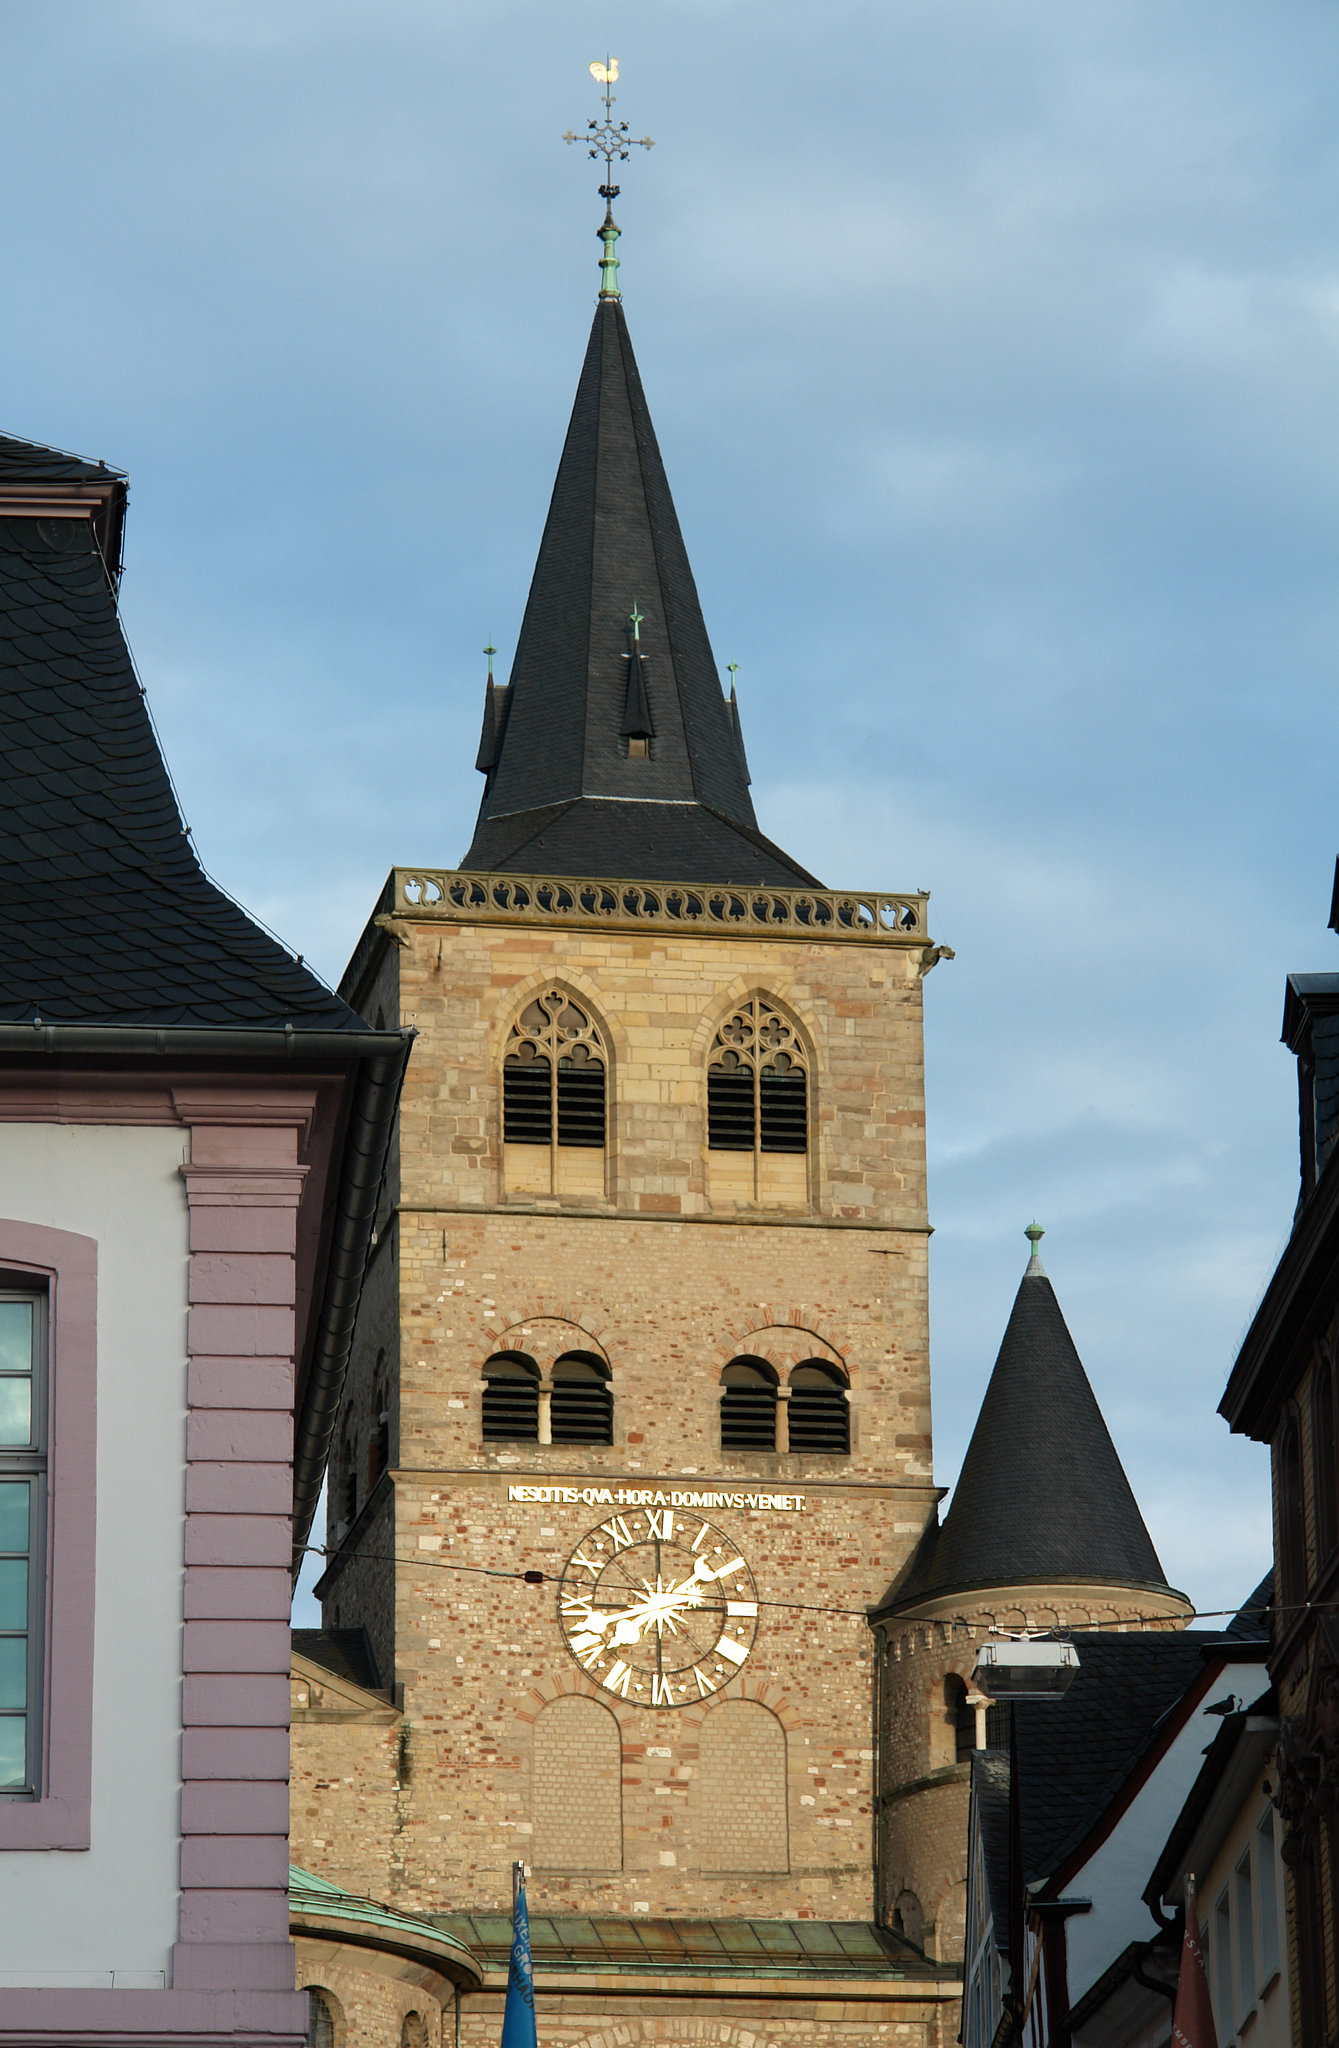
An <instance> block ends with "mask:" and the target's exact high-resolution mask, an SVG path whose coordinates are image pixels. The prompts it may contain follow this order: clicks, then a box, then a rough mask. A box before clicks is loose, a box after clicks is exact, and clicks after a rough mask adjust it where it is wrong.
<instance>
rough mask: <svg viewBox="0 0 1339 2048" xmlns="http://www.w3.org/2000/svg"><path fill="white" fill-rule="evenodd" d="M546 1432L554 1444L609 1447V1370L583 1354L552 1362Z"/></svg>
mask: <svg viewBox="0 0 1339 2048" xmlns="http://www.w3.org/2000/svg"><path fill="white" fill-rule="evenodd" d="M552 1380H553V1393H552V1396H551V1398H550V1407H549V1429H550V1433H551V1437H552V1441H553V1442H554V1443H555V1444H611V1443H612V1442H613V1441H614V1394H613V1389H612V1387H611V1386H610V1384H609V1372H608V1368H607V1367H606V1366H604V1365H602V1364H601V1363H600V1361H599V1360H598V1359H595V1358H591V1357H589V1356H588V1355H587V1354H586V1353H585V1352H582V1351H569V1352H567V1353H565V1355H564V1356H563V1357H562V1358H556V1359H555V1360H554V1362H553V1374H552Z"/></svg>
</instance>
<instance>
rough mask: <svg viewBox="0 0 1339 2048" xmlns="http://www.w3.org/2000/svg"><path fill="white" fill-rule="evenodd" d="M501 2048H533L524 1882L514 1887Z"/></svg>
mask: <svg viewBox="0 0 1339 2048" xmlns="http://www.w3.org/2000/svg"><path fill="white" fill-rule="evenodd" d="M502 2048H537V2036H536V2033H535V1973H534V1967H533V1965H532V1964H531V1961H530V1915H529V1914H528V1913H527V1912H526V1910H525V1879H524V1878H522V1879H521V1880H520V1882H519V1884H518V1885H517V1887H516V1910H515V1912H514V1913H513V1914H512V1923H511V1968H510V1969H509V1970H508V1972H507V2005H506V2010H505V2012H504V2013H503V2015H502Z"/></svg>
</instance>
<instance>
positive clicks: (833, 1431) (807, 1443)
mask: <svg viewBox="0 0 1339 2048" xmlns="http://www.w3.org/2000/svg"><path fill="white" fill-rule="evenodd" d="M789 1409H790V1414H789V1421H790V1448H791V1449H792V1451H811V1452H818V1453H820V1454H821V1455H823V1456H826V1457H830V1458H846V1457H849V1456H850V1452H851V1407H850V1403H849V1401H848V1400H847V1398H846V1381H845V1380H844V1379H843V1377H842V1374H841V1369H840V1367H838V1366H835V1365H825V1364H824V1362H823V1361H822V1359H818V1358H809V1359H806V1360H805V1362H804V1364H803V1365H797V1366H796V1368H795V1370H794V1372H793V1373H792V1374H791V1376H790V1403H789Z"/></svg>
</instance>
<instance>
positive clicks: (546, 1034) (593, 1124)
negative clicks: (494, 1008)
mask: <svg viewBox="0 0 1339 2048" xmlns="http://www.w3.org/2000/svg"><path fill="white" fill-rule="evenodd" d="M608 1066H609V1060H608V1054H607V1052H606V1050H605V1045H604V1040H603V1038H602V1037H601V1035H600V1031H599V1028H598V1026H597V1025H596V1024H595V1023H594V1022H593V1021H592V1019H591V1018H590V1017H589V1016H588V1015H587V1013H586V1012H585V1010H583V1009H581V1008H580V1007H579V1005H578V1004H576V1003H574V1002H573V1001H572V1000H571V998H570V996H568V995H567V994H565V992H564V991H563V990H562V989H549V990H547V991H546V992H545V993H544V994H543V995H542V996H537V997H536V998H535V1000H534V1002H532V1003H527V1005H526V1007H525V1009H524V1010H522V1012H521V1014H520V1016H519V1017H518V1018H517V1019H516V1022H515V1023H514V1024H513V1026H512V1028H511V1032H510V1034H509V1036H508V1039H507V1044H506V1049H505V1051H504V1053H503V1057H502V1137H503V1143H504V1146H505V1148H506V1180H507V1186H508V1188H509V1189H510V1190H511V1191H512V1192H513V1193H517V1194H574V1195H583V1194H584V1195H592V1194H593V1195H602V1194H603V1193H604V1156H603V1155H604V1141H605V1101H606V1088H607V1079H608Z"/></svg>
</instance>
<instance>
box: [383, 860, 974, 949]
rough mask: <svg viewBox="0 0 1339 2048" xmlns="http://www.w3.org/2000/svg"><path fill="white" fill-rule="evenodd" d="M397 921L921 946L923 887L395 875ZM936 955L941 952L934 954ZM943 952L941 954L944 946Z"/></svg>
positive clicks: (924, 937) (403, 871)
mask: <svg viewBox="0 0 1339 2048" xmlns="http://www.w3.org/2000/svg"><path fill="white" fill-rule="evenodd" d="M394 881H395V913H394V914H395V915H396V916H400V917H404V916H409V917H415V918H423V917H429V918H443V919H448V920H450V921H451V922H453V923H458V924H525V925H533V924H536V923H543V924H553V925H562V926H567V927H569V928H576V929H580V928H581V927H583V926H587V927H592V928H598V929H600V930H602V931H607V930H609V929H610V928H611V927H614V928H618V929H623V930H637V931H644V930H647V929H648V928H650V929H659V930H661V931H680V932H694V933H699V934H703V933H711V932H719V933H736V934H743V935H745V936H747V935H748V934H750V933H757V934H759V935H760V936H761V935H762V934H764V933H765V934H767V935H768V936H769V937H776V936H777V935H779V934H793V935H794V936H795V937H797V938H806V939H834V940H840V941H841V942H842V943H843V944H847V943H850V942H851V941H852V940H855V941H866V942H870V943H873V944H876V945H893V946H918V947H925V946H927V945H928V942H929V934H928V926H927V916H926V912H927V906H928V903H929V897H928V895H927V894H925V893H923V892H921V891H915V892H911V893H907V894H898V895H893V894H889V893H886V892H884V891H882V890H872V889H871V890H858V889H857V890H841V889H774V888H764V887H748V888H743V887H737V886H735V885H733V884H730V883H723V884H720V885H719V886H717V885H697V884H694V885H688V884H685V883H681V882H665V883H662V882H637V881H626V882H625V881H608V880H597V879H585V878H582V877H580V876H568V875H499V874H488V873H483V874H471V873H468V872H465V871H461V870H457V871H451V870H445V871H444V870H440V869H436V868H397V869H396V870H395V877H394ZM935 952H936V956H937V957H939V955H940V949H938V948H936V949H935ZM943 952H944V954H945V955H946V954H947V949H946V948H945V949H943Z"/></svg>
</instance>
